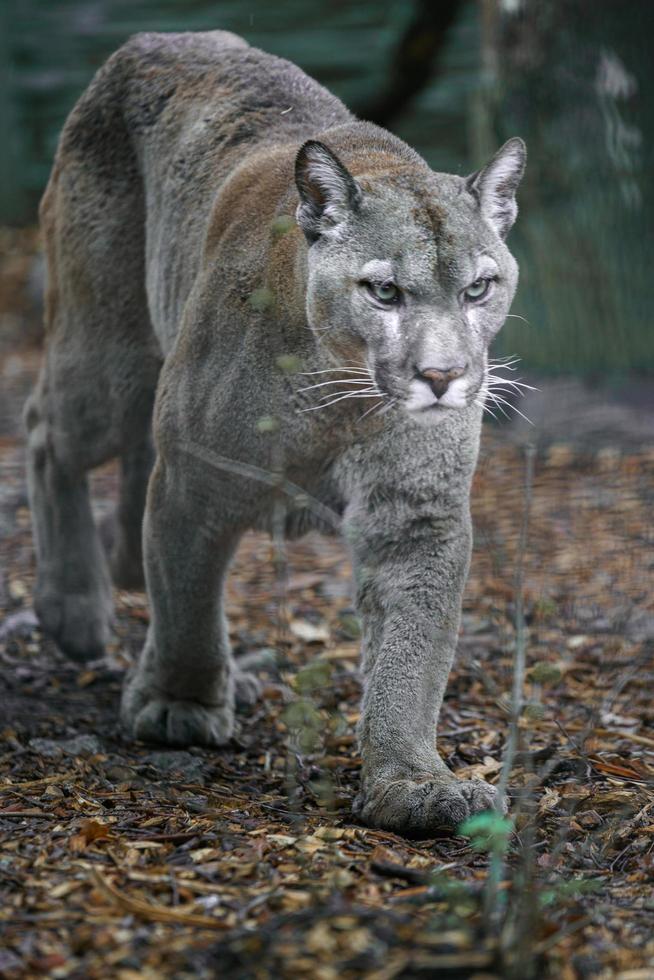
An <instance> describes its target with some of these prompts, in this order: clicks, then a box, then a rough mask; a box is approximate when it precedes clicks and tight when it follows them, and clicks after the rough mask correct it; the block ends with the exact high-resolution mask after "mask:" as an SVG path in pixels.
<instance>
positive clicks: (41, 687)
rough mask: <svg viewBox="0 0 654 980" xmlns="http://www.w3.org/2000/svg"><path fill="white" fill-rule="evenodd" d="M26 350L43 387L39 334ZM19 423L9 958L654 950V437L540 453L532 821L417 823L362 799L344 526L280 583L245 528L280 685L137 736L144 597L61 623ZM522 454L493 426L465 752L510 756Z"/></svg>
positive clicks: (248, 966)
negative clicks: (220, 717)
mask: <svg viewBox="0 0 654 980" xmlns="http://www.w3.org/2000/svg"><path fill="white" fill-rule="evenodd" d="M0 279H1V277H0ZM1 351H2V345H0V352H1ZM14 356H15V355H14ZM24 363H25V378H24V379H23V389H20V384H19V383H18V382H15V379H14V382H13V383H16V384H17V385H18V388H17V389H16V391H18V389H20V393H21V395H22V394H23V393H24V388H26V387H27V385H28V383H30V382H31V379H32V378H33V373H34V368H35V365H36V363H37V358H36V357H35V356H34V354H33V351H32V349H31V348H30V349H29V350H28V351H27V353H26V355H25V362H24ZM3 404H4V403H3ZM20 407H21V405H20V398H19V397H18V394H15V395H14V394H12V399H11V408H12V411H14V412H15V416H16V418H17V417H18V414H19V412H20ZM5 421H6V420H3V424H4V423H5ZM4 431H5V432H7V433H8V434H7V435H3V433H2V431H0V436H2V438H0V485H1V488H2V489H1V492H0V534H1V535H2V537H1V538H0V548H1V562H0V685H1V688H0V706H1V707H0V711H1V714H0V899H1V901H0V976H2V977H7V978H9V980H11V978H14V977H15V978H18V977H62V978H63V977H72V978H76V977H80V978H82V977H83V978H96V977H97V978H101V977H106V976H112V977H117V978H119V980H136V978H137V977H139V978H140V977H145V978H150V977H152V978H155V977H162V976H171V977H186V976H188V977H215V976H220V977H232V976H233V977H239V978H240V977H253V978H259V977H269V976H274V977H289V978H290V977H293V978H295V977H303V976H311V977H317V978H318V980H331V978H356V977H360V976H366V977H371V978H375V980H386V978H389V980H390V978H393V977H423V976H427V975H431V976H438V977H441V976H442V977H452V978H455V977H456V978H461V977H471V978H472V977H477V978H479V980H481V978H482V977H483V978H485V980H489V978H492V977H505V976H507V977H519V978H521V980H522V978H528V977H548V976H551V977H556V978H563V980H576V978H585V977H593V978H595V977H616V978H622V980H645V978H648V977H651V976H654V940H653V938H652V937H653V936H654V888H653V885H654V702H653V701H652V690H653V689H654V653H653V651H654V600H653V593H652V589H651V581H650V580H648V574H649V573H651V569H652V554H653V553H654V551H653V548H652V543H653V542H652V538H653V532H652V522H651V505H652V486H653V482H652V478H653V476H654V452H653V451H652V449H651V448H648V447H644V448H643V449H642V450H641V451H639V452H635V451H630V452H629V453H628V454H626V453H623V454H620V453H618V454H617V456H614V457H611V460H610V464H611V465H610V466H609V465H608V463H607V459H606V458H605V456H606V454H604V455H600V454H596V455H593V454H592V453H591V452H589V453H586V454H583V453H581V452H578V451H575V452H565V453H563V452H559V451H558V450H557V447H556V446H554V447H551V448H550V450H549V452H548V451H546V452H542V453H540V454H539V456H538V458H537V460H536V472H535V478H534V484H533V494H532V508H531V520H530V528H529V540H528V546H527V549H526V552H525V554H524V556H523V566H524V567H523V595H522V600H523V604H524V610H525V619H526V631H527V636H526V644H527V647H526V653H527V674H526V682H525V690H524V696H525V705H524V708H523V710H522V712H521V715H520V719H519V724H518V746H517V752H516V754H515V757H514V765H513V769H512V771H511V773H510V774H509V780H508V785H509V792H510V796H511V801H512V807H511V814H510V817H511V821H505V820H504V819H503V818H501V817H499V815H493V814H491V815H486V816H484V817H483V819H480V820H477V819H475V820H473V821H469V825H468V826H467V827H464V828H462V829H463V830H465V831H466V833H467V835H468V836H463V834H455V835H451V836H438V837H435V838H433V839H429V840H405V839H403V838H401V837H399V836H397V835H395V834H391V833H388V832H385V831H381V830H374V829H371V828H367V827H365V826H363V825H361V824H359V823H358V822H357V821H356V820H355V819H354V818H353V817H352V802H353V799H354V797H355V795H356V793H357V789H358V766H359V759H358V750H357V746H356V740H355V735H354V729H355V725H356V721H357V718H358V701H359V697H360V683H359V678H358V672H357V644H358V640H357V634H358V624H357V620H356V615H355V613H354V610H353V609H352V606H351V598H350V594H351V593H350V567H349V564H348V561H347V556H346V554H345V552H344V550H343V548H342V547H341V545H340V544H339V543H338V542H337V541H335V540H332V539H326V538H320V537H318V536H315V535H309V536H308V537H306V538H305V539H303V540H301V541H299V542H296V543H293V544H290V545H289V546H288V549H287V550H288V556H287V558H288V576H287V579H286V589H285V593H284V601H283V603H280V601H279V598H280V588H279V581H278V579H277V576H276V573H275V570H274V564H275V562H274V558H275V555H274V549H273V546H272V545H271V542H270V541H269V540H268V539H267V538H266V537H264V536H262V535H256V534H251V535H248V536H247V537H246V538H245V539H244V541H243V544H242V546H241V549H240V550H239V553H238V555H237V558H236V561H235V565H234V570H233V573H232V579H231V582H230V586H229V613H230V628H231V639H232V643H233V646H234V650H235V653H236V655H237V656H247V657H248V658H250V659H251V660H252V659H253V660H254V661H255V662H256V663H258V664H259V665H260V666H259V667H258V670H259V673H260V676H261V677H262V679H263V680H264V683H265V685H266V688H265V689H266V693H267V694H268V695H269V696H268V697H266V698H265V700H264V701H262V702H261V703H259V704H257V705H255V706H254V708H250V709H247V711H245V710H244V711H242V712H240V713H239V728H238V731H237V734H236V736H235V738H234V739H233V740H232V744H230V745H229V746H227V747H226V748H225V749H222V750H206V749H202V748H195V747H192V748H190V749H186V750H176V749H170V748H168V747H165V746H151V745H144V744H139V743H133V742H130V741H129V740H127V739H126V738H125V736H124V734H123V732H122V731H121V729H120V726H119V724H118V701H119V693H120V684H121V679H122V676H123V673H124V671H125V669H126V667H127V666H128V665H129V663H130V662H131V661H132V659H133V658H134V657H135V656H136V655H137V653H138V650H139V648H140V646H141V644H142V642H143V638H144V635H145V630H146V627H147V622H148V610H147V604H146V601H145V597H144V596H143V595H142V594H141V593H137V592H123V591H117V592H116V596H115V598H116V608H117V617H116V626H115V637H114V641H113V642H112V644H111V646H110V649H109V651H108V655H107V658H106V659H105V660H104V661H101V662H97V663H93V664H90V665H87V666H86V667H84V668H79V667H78V666H75V665H73V664H71V663H69V662H67V661H66V660H65V659H64V658H63V657H62V656H61V655H60V654H59V653H58V652H57V650H56V649H55V647H54V646H53V644H52V643H51V642H50V641H49V640H48V639H46V638H44V637H43V636H42V635H41V633H40V631H39V630H38V627H37V626H36V623H35V620H34V617H33V614H32V608H31V596H32V589H33V582H34V554H33V546H32V541H31V535H30V522H29V513H28V511H27V503H26V492H25V484H24V475H23V474H24V452H23V448H22V445H21V441H20V438H19V436H18V434H17V433H18V428H17V423H15V420H13V421H12V422H11V425H7V424H4ZM559 448H560V447H559ZM522 479H523V460H522V454H521V451H520V449H519V448H517V447H516V446H515V445H513V444H512V443H511V442H510V441H509V440H508V439H506V438H505V437H504V436H503V435H502V431H501V430H500V431H497V430H495V429H492V428H491V427H488V428H487V429H486V431H485V434H484V442H483V448H482V455H481V460H480V466H479V470H478V473H477V476H476V480H475V489H474V494H473V514H474V521H475V555H474V559H473V564H472V571H471V577H470V582H469V584H468V588H467V591H466V598H465V602H464V613H463V622H462V630H461V637H460V645H459V654H458V658H457V662H456V665H455V668H454V671H453V673H452V677H451V681H450V685H449V689H448V693H447V696H446V700H445V704H444V707H443V712H442V715H441V721H440V732H439V744H440V749H441V752H442V754H443V756H444V758H445V760H446V761H447V763H448V764H449V765H450V766H451V767H452V768H453V770H454V771H455V772H457V773H458V774H459V775H461V776H466V777H470V776H474V777H480V778H485V779H488V780H490V781H491V782H498V781H499V779H500V778H501V775H502V768H503V764H502V760H503V753H504V749H505V746H506V741H507V735H508V731H509V725H510V715H511V695H510V692H511V686H512V677H513V661H514V652H515V645H516V628H515V617H516V590H515V572H514V570H515V567H516V562H517V561H518V558H519V554H518V551H519V547H520V542H519V537H520V534H519V531H520V514H521V510H522V499H523V488H522ZM116 481H117V474H116V468H115V467H114V466H107V467H103V468H102V469H101V470H99V471H98V472H96V473H95V474H94V475H93V478H92V482H93V489H94V501H95V507H96V512H97V514H98V515H99V516H101V515H102V514H104V513H107V512H108V511H109V509H110V507H111V504H112V501H113V500H114V499H115V493H116ZM650 578H651V575H650ZM489 869H490V870H489ZM496 872H497V875H498V879H497V888H496V890H495V891H494V892H492V894H493V895H494V904H493V907H491V908H489V907H488V904H489V903H488V901H487V896H488V894H489V893H490V892H489V888H490V885H489V874H490V875H491V876H492V875H494V874H496Z"/></svg>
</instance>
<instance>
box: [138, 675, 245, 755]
mask: <svg viewBox="0 0 654 980" xmlns="http://www.w3.org/2000/svg"><path fill="white" fill-rule="evenodd" d="M121 716H122V720H123V724H124V725H125V727H126V728H127V729H128V731H129V732H130V733H131V735H133V737H134V738H138V739H139V740H140V741H143V742H159V743H161V744H165V745H178V746H179V745H208V746H220V745H225V744H226V743H227V742H228V741H229V739H230V738H231V736H232V734H233V731H234V710H233V708H232V706H231V705H229V704H224V705H205V704H201V703H200V702H198V701H189V700H177V699H175V698H172V697H169V696H167V695H164V694H160V693H157V692H147V691H143V690H142V689H140V688H139V686H138V684H137V683H134V682H131V683H129V684H128V685H127V687H126V688H125V691H124V693H123V700H122V707H121Z"/></svg>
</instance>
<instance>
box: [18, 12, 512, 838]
mask: <svg viewBox="0 0 654 980" xmlns="http://www.w3.org/2000/svg"><path fill="white" fill-rule="evenodd" d="M307 141H309V142H307ZM301 147H303V149H300V148H301ZM298 151H299V152H298ZM523 164H524V147H523V144H522V143H521V141H510V143H509V144H507V146H506V147H505V148H504V149H503V150H502V151H500V153H499V154H498V155H497V156H496V157H495V158H494V160H493V161H492V162H491V164H490V165H489V167H487V168H485V170H484V171H482V172H481V173H480V174H477V175H475V176H474V177H473V178H471V180H470V182H466V181H465V180H464V179H462V178H459V177H455V176H452V175H448V174H438V173H434V172H432V171H431V170H430V169H429V167H428V166H427V165H426V164H425V162H424V161H423V160H422V159H421V158H420V157H419V156H418V155H417V154H416V153H415V152H414V151H413V150H411V149H410V148H409V147H408V146H406V145H405V144H404V143H402V142H401V141H400V140H399V139H396V138H395V137H393V136H391V135H390V134H389V133H387V132H385V131H384V130H381V129H379V128H377V127H375V126H372V125H371V124H369V123H365V122H359V121H357V120H355V119H354V118H353V117H352V116H351V114H350V113H349V112H348V111H347V109H346V108H345V107H344V106H343V105H342V104H341V103H340V102H339V101H338V100H337V99H336V98H334V97H333V96H332V95H330V94H329V93H328V92H327V91H325V89H323V88H321V87H320V86H319V85H318V84H317V83H316V82H314V81H312V80H311V79H310V78H308V77H307V76H306V75H304V74H303V73H302V72H301V71H300V70H299V69H298V68H296V67H295V66H293V65H291V64H289V63H288V62H285V61H282V60H280V59H278V58H274V57H271V56H269V55H267V54H264V53H263V52H260V51H257V50H255V49H253V48H250V47H248V46H247V45H246V44H245V42H243V41H242V40H240V39H239V38H236V37H234V36H233V35H230V34H226V33H223V32H219V31H216V32H211V33H207V34H172V35H161V34H144V35H137V36H136V37H134V38H132V39H131V40H130V41H129V42H128V43H127V44H126V45H125V46H124V47H123V48H121V49H120V50H119V51H118V52H117V53H116V54H115V55H114V56H113V57H112V58H111V59H110V60H109V61H108V62H107V64H106V65H105V66H104V67H103V68H102V69H101V70H100V71H99V72H98V74H97V76H96V78H95V79H94V81H93V82H92V84H91V85H90V87H89V89H88V90H87V92H86V93H85V94H84V95H83V96H82V98H81V99H80V101H79V102H78V104H77V106H76V107H75V109H74V110H73V112H72V113H71V116H70V118H69V119H68V122H67V123H66V126H65V128H64V131H63V134H62V137H61V141H60V145H59V149H58V152H57V158H56V161H55V165H54V169H53V173H52V177H51V180H50V184H49V186H48V189H47V191H46V194H45V197H44V201H43V205H42V222H43V229H44V233H45V239H46V249H47V256H48V268H49V286H48V297H47V315H46V319H47V330H48V341H47V350H46V355H45V361H44V366H43V370H42V373H41V376H40V380H39V383H38V386H37V388H36V390H35V392H34V394H33V395H32V397H31V399H30V401H29V403H28V406H27V408H26V423H27V427H28V430H29V461H30V462H29V483H30V497H31V505H32V510H33V514H34V529H35V537H36V546H37V555H38V582H37V587H36V597H35V604H36V608H37V611H38V615H39V617H40V620H41V623H42V625H43V627H44V629H45V630H47V631H48V632H49V633H51V634H52V635H53V636H54V637H55V639H56V640H57V641H58V643H59V644H60V646H61V647H62V648H63V649H64V650H66V651H68V653H70V654H71V655H72V656H74V657H78V658H84V657H88V656H96V655H98V654H99V653H100V652H101V651H102V649H103V646H104V643H105V641H106V638H107V635H108V629H109V624H110V615H111V601H110V584H109V581H110V580H109V571H108V567H107V563H106V561H105V558H104V555H103V551H102V548H101V547H100V544H99V540H98V536H97V533H96V530H95V528H94V526H93V521H92V518H91V511H90V506H89V499H88V488H87V483H86V472H87V471H88V470H89V469H90V468H91V467H93V466H96V465H98V464H100V463H102V462H104V461H105V460H107V459H109V458H111V457H113V456H117V455H118V456H120V457H121V460H122V471H123V484H122V492H121V503H120V506H119V509H118V517H117V520H118V526H117V531H116V546H115V551H114V555H113V559H112V564H113V571H114V575H115V577H117V578H118V580H119V581H126V582H127V583H128V584H129V585H133V584H134V582H135V580H136V579H137V578H138V574H139V571H140V568H141V552H140V533H139V531H140V524H141V516H142V511H143V506H144V500H145V492H146V483H147V481H148V476H149V472H150V466H151V461H152V458H153V450H152V445H151V437H150V431H151V411H152V405H153V402H154V399H155V393H156V408H155V414H154V426H153V432H154V446H155V451H156V462H155V464H154V469H153V471H152V474H151V476H150V478H149V485H148V488H147V504H146V505H145V519H144V531H143V544H144V558H145V579H146V584H147V590H148V594H149V598H150V603H151V610H152V621H151V626H150V630H149V634H148V638H147V642H146V646H145V649H144V651H143V653H142V655H141V659H140V661H139V664H138V665H137V667H136V668H135V670H134V671H133V672H132V674H131V676H130V677H129V678H128V682H127V684H126V687H125V691H124V695H123V703H122V717H123V721H124V723H125V725H126V727H127V728H128V730H129V731H130V732H131V733H132V734H133V735H134V736H136V737H138V738H143V739H152V740H156V741H160V742H170V743H173V744H190V743H203V744H209V745H221V744H224V743H225V742H226V741H227V740H228V739H229V737H230V735H231V734H232V731H233V726H234V713H233V712H234V699H235V697H237V696H238V697H241V698H243V699H244V700H250V701H251V700H252V699H253V698H254V697H255V696H256V694H257V686H256V681H255V680H254V678H251V677H249V676H248V675H243V674H239V673H238V672H237V671H236V669H235V666H234V663H233V661H232V658H231V654H230V651H229V645H228V638H227V628H226V624H225V619H224V614H223V599H222V592H223V585H224V580H225V576H226V574H227V570H228V565H229V561H230V558H231V556H232V554H233V552H234V549H235V548H236V546H237V544H238V540H239V537H240V536H241V534H242V533H243V531H244V530H245V529H247V528H252V527H256V528H266V529H270V528H271V527H272V526H273V525H275V524H276V522H277V523H278V521H279V515H280V513H281V515H282V519H283V520H284V522H285V525H286V528H287V530H288V531H289V533H299V532H301V531H303V530H306V529H307V528H308V527H310V526H320V527H325V526H326V524H328V523H329V522H330V520H331V518H330V515H332V514H334V513H336V514H337V515H342V527H343V531H344V534H345V537H346V539H347V541H348V543H349V546H350V548H351V551H352V556H353V561H354V567H355V575H356V585H357V602H358V607H359V609H360V611H361V615H362V617H363V623H364V642H363V674H364V684H365V693H364V698H363V706H362V716H361V724H360V729H359V735H360V741H361V753H362V757H363V772H362V782H361V792H360V795H359V798H358V801H357V804H356V809H357V812H358V813H359V814H360V815H361V816H362V818H363V819H364V820H366V821H368V822H369V823H371V824H374V825H378V826H382V827H388V828H390V829H393V830H399V831H403V832H421V833H423V832H424V833H429V832H431V831H433V830H434V829H435V828H436V827H438V826H439V825H447V826H452V825H456V824H457V823H458V822H459V821H460V820H461V819H463V818H464V817H466V816H467V815H468V814H470V813H471V812H474V811H476V810H479V809H484V808H486V807H488V806H489V805H490V804H491V803H492V801H493V797H494V790H493V788H492V787H490V786H487V785H486V784H485V783H481V782H476V781H472V782H467V783H466V782H460V781H458V780H456V779H455V778H454V776H453V775H452V774H451V773H450V772H449V771H448V770H447V768H446V767H445V765H444V764H443V762H442V761H441V760H440V757H439V756H438V753H437V751H436V746H435V734H436V724H437V720H438V713H439V708H440V704H441V700H442V697H443V692H444V689H445V685H446V681H447V677H448V673H449V670H450V666H451V662H452V658H453V655H454V650H455V646H456V637H457V631H458V628H459V615H460V601H461V591H462V589H463V585H464V582H465V578H466V573H467V569H468V562H469V555H470V540H471V530H470V517H469V490H470V481H471V477H472V473H473V470H474V467H475V461H476V457H477V449H478V442H479V432H480V424H481V412H482V408H481V399H482V398H483V384H484V379H485V372H486V364H487V349H488V345H489V343H490V341H491V339H492V337H493V336H494V334H495V333H496V332H497V330H499V328H500V327H501V325H502V323H503V321H504V319H505V316H506V314H507V312H508V309H509V305H510V302H511V299H512V297H513V293H514V291H515V286H516V281H517V268H516V264H515V262H514V260H513V258H512V257H511V255H510V253H509V252H508V250H507V248H506V246H505V245H504V243H503V240H502V236H504V235H505V234H506V231H507V230H508V224H509V223H510V221H511V220H512V218H513V217H514V216H515V203H514V197H513V194H514V192H515V187H516V186H517V182H518V180H519V177H520V174H521V172H522V167H523ZM294 168H297V186H296V183H295V179H294ZM298 188H299V192H300V193H299V194H298ZM489 202H490V203H489ZM296 212H297V216H298V221H299V224H300V226H301V228H300V227H298V225H297V224H296V222H295V220H294V216H295V214H296ZM491 276H496V277H497V281H494V282H493V283H492V285H491V287H489V292H488V295H487V296H486V298H485V299H484V301H482V302H479V303H475V302H473V300H472V299H465V298H464V292H463V291H464V290H465V289H466V288H467V287H468V286H469V285H470V284H471V283H473V282H474V281H475V280H479V279H480V277H481V278H482V279H484V280H485V279H489V278H490V277H491ZM389 279H392V280H393V281H394V282H395V283H396V285H397V286H398V287H400V288H402V289H403V293H402V299H401V301H400V302H399V303H398V304H396V305H391V306H387V305H384V303H385V300H382V299H380V296H379V295H378V294H379V292H380V291H381V294H382V295H386V294H387V293H388V291H389V290H390V291H391V293H392V291H393V288H394V287H392V286H388V283H387V280H389ZM366 282H368V284H367V285H366ZM477 285H478V284H477ZM452 365H458V366H459V367H460V366H461V365H467V367H466V370H465V372H464V374H463V376H462V377H461V378H460V379H457V380H456V381H454V382H453V383H452V384H451V386H450V389H448V391H447V392H446V394H445V395H444V396H443V399H441V404H439V405H436V404H435V398H434V395H433V394H432V391H431V389H430V387H429V384H428V383H427V381H426V380H425V379H424V377H423V378H420V377H418V376H417V375H418V372H419V371H422V370H426V369H441V368H449V367H451V366H452ZM314 385H315V386H318V385H319V387H313V386H314ZM355 395H356V396H357V397H354V396H355ZM448 406H449V407H448ZM364 415H365V417H362V416H364ZM271 474H272V476H271ZM289 487H290V488H291V490H290V491H289V490H288V488H289ZM298 488H299V491H298V492H296V491H297V489H298ZM287 491H288V492H287ZM312 500H313V502H314V503H312ZM282 503H283V508H282ZM280 508H281V509H280ZM325 515H327V520H325ZM337 522H338V520H337Z"/></svg>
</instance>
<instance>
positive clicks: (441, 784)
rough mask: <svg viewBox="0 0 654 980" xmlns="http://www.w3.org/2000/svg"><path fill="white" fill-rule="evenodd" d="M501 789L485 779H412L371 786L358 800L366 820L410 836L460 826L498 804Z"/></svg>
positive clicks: (431, 833) (358, 806) (359, 808)
mask: <svg viewBox="0 0 654 980" xmlns="http://www.w3.org/2000/svg"><path fill="white" fill-rule="evenodd" d="M496 797H497V790H496V789H495V787H494V786H491V785H490V784H489V783H484V782H482V781H481V780H470V781H469V782H464V781H462V780H457V779H454V778H453V777H448V778H447V779H442V778H441V779H430V780H426V781H425V782H422V783H417V782H413V781H412V780H409V779H399V780H392V781H387V782H383V783H381V782H380V783H377V784H373V785H372V786H369V787H368V788H367V789H366V791H365V793H362V794H361V796H360V797H359V798H358V800H357V802H356V803H355V812H356V813H357V814H358V815H359V816H360V817H361V819H362V820H364V821H365V822H366V823H368V824H370V825H371V826H374V827H381V828H383V829H384V830H391V831H394V832H396V833H400V834H404V835H406V836H416V835H422V836H430V835H433V834H436V833H438V832H442V831H450V832H451V831H453V830H456V829H457V828H458V827H459V826H460V824H461V823H463V821H464V820H466V819H467V818H468V817H470V816H472V815H473V814H474V813H480V812H483V811H484V810H490V809H492V808H493V806H494V805H495V800H496Z"/></svg>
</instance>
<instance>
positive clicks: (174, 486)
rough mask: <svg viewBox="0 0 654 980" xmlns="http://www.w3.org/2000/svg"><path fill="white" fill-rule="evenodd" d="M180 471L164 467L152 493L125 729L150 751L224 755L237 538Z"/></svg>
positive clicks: (231, 689) (230, 714)
mask: <svg viewBox="0 0 654 980" xmlns="http://www.w3.org/2000/svg"><path fill="white" fill-rule="evenodd" d="M182 471H183V467H182V466H181V464H176V466H175V467H173V466H171V465H170V464H167V463H164V461H163V460H161V459H159V461H158V462H157V464H156V466H155V469H154V472H153V475H152V479H151V481H150V486H149V488H148V499H147V505H146V513H145V522H144V558H145V573H146V584H147V590H148V595H149V599H150V609H151V622H150V629H149V631H148V636H147V640H146V643H145V648H144V650H143V652H142V654H141V658H140V660H139V663H138V665H137V666H136V668H135V669H134V671H133V673H132V675H131V676H130V677H128V679H127V683H126V686H125V689H124V692H123V699H122V719H123V723H124V724H125V725H126V726H127V728H128V729H129V730H130V731H131V733H132V734H133V735H134V736H135V737H136V738H139V739H143V740H144V741H153V742H165V743H169V744H171V745H191V744H196V745H198V744H201V745H223V744H224V743H225V742H227V741H228V740H229V738H230V736H231V734H232V731H233V728H234V699H235V686H236V675H235V669H234V664H233V661H232V656H231V653H230V649H229V641H228V634H227V624H226V621H225V616H224V612H223V587H224V581H225V577H226V572H227V566H228V564H229V560H230V558H231V556H232V554H233V552H234V549H235V547H236V544H237V543H238V537H239V534H238V533H237V532H236V531H235V530H233V529H230V528H229V527H228V526H227V525H226V524H225V526H221V523H220V515H219V513H217V511H216V507H217V504H216V502H214V499H212V500H209V499H208V497H210V496H211V495H208V494H207V493H206V488H205V492H204V493H202V494H197V495H196V494H192V492H191V490H190V488H189V485H188V482H187V481H186V480H185V479H184V474H183V472H182ZM216 499H217V500H219V497H217V498H216Z"/></svg>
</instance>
